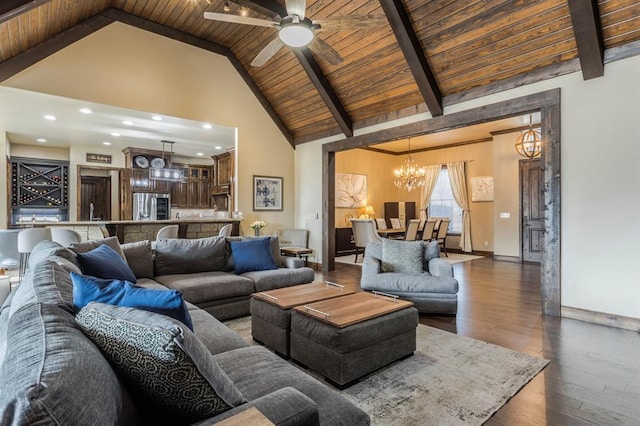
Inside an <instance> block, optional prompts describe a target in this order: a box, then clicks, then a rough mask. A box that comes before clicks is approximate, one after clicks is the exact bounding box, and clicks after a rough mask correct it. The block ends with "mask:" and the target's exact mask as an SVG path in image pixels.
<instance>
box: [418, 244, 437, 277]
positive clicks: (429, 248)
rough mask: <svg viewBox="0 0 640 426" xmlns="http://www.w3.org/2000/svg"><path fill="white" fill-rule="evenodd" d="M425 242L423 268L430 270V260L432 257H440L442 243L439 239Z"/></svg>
mask: <svg viewBox="0 0 640 426" xmlns="http://www.w3.org/2000/svg"><path fill="white" fill-rule="evenodd" d="M423 244H424V257H423V259H422V269H424V270H425V271H428V270H429V261H430V260H431V259H437V258H439V257H440V245H439V244H438V242H437V241H435V240H434V241H425V242H423Z"/></svg>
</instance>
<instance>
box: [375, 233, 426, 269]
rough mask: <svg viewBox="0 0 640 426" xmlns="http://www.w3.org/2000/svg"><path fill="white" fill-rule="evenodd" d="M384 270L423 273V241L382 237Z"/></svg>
mask: <svg viewBox="0 0 640 426" xmlns="http://www.w3.org/2000/svg"><path fill="white" fill-rule="evenodd" d="M382 271H383V272H406V273H410V274H421V273H422V241H403V240H391V239H388V238H383V239H382Z"/></svg>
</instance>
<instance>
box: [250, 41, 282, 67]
mask: <svg viewBox="0 0 640 426" xmlns="http://www.w3.org/2000/svg"><path fill="white" fill-rule="evenodd" d="M282 46H284V42H283V41H282V40H280V37H276V38H274V39H273V40H271V42H270V43H269V44H267V45H266V46H265V47H264V48H263V49H262V50H261V51H260V53H258V55H257V56H256V57H255V58H254V59H253V62H251V66H252V67H261V66H263V65H264V64H266V63H267V61H268V60H269V59H271V58H272V57H273V55H275V54H276V53H278V50H280V48H281V47H282Z"/></svg>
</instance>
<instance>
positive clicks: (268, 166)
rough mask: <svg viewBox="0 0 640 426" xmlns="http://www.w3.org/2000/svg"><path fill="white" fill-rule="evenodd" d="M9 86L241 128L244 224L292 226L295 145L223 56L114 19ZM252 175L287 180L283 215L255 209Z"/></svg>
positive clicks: (240, 193) (269, 229)
mask: <svg viewBox="0 0 640 426" xmlns="http://www.w3.org/2000/svg"><path fill="white" fill-rule="evenodd" d="M4 84H5V85H7V86H11V87H16V88H20V89H25V90H31V91H36V92H43V93H49V94H54V95H58V96H65V97H70V98H75V99H82V100H87V101H91V102H97V103H103V104H108V105H114V106H118V107H123V108H130V109H136V110H141V111H148V112H154V113H159V114H166V115H170V116H174V117H181V118H187V119H192V120H197V121H203V122H209V123H216V124H220V125H224V126H229V127H237V128H238V129H239V131H238V142H237V143H238V147H237V154H238V158H239V160H238V164H237V170H238V173H237V176H236V180H237V191H236V194H237V195H238V196H237V201H236V202H237V208H238V209H239V210H242V211H243V212H244V217H245V223H250V222H251V221H253V220H256V219H261V220H264V221H266V222H267V227H266V229H265V230H264V233H271V232H273V230H274V229H275V228H279V227H293V225H294V222H295V220H294V211H295V205H296V200H295V191H294V182H295V179H294V154H293V148H292V147H291V145H290V144H289V142H287V140H286V139H285V138H284V137H283V136H282V134H281V133H280V131H279V130H278V128H277V127H276V125H275V124H274V123H273V121H272V120H271V118H270V117H269V116H268V114H267V113H266V112H265V111H264V109H263V108H262V106H261V105H260V103H259V102H258V101H257V99H256V98H255V96H254V95H253V93H252V92H251V91H250V90H249V88H248V87H247V85H246V84H245V83H244V81H243V80H242V78H241V77H240V76H239V75H238V73H237V72H236V70H235V69H234V68H233V66H232V65H231V64H230V63H229V61H228V60H227V58H225V57H223V56H220V55H216V54H213V53H211V52H207V51H205V50H202V49H199V48H196V47H193V46H190V45H187V44H184V43H181V42H178V41H175V40H171V39H168V38H165V37H162V36H158V35H155V34H152V33H149V32H146V31H143V30H140V29H137V28H133V27H129V26H127V25H124V24H121V23H113V24H110V25H109V26H107V27H105V28H103V29H101V30H99V31H96V32H95V33H93V34H91V35H89V36H88V37H85V38H83V39H82V40H79V41H77V42H76V43H74V44H72V45H71V46H69V47H67V48H65V49H63V50H61V51H59V52H57V53H55V54H54V55H51V56H49V57H48V58H46V59H43V60H42V61H40V62H39V63H37V64H35V65H33V66H32V67H30V68H28V69H26V70H25V71H23V72H21V73H19V74H18V75H16V76H14V77H12V78H11V79H9V80H7V81H6V82H5V83H4ZM92 152H98V151H96V150H95V149H93V148H92ZM73 166H74V165H72V167H73ZM254 174H258V175H266V176H282V177H283V178H284V203H283V204H284V210H283V211H282V212H253V211H252V207H253V198H252V189H251V186H252V183H253V179H252V175H254ZM72 197H73V196H72ZM72 199H75V198H72ZM70 201H71V199H70Z"/></svg>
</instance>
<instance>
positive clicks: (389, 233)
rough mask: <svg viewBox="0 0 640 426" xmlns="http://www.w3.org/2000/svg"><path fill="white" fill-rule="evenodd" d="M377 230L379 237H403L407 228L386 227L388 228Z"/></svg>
mask: <svg viewBox="0 0 640 426" xmlns="http://www.w3.org/2000/svg"><path fill="white" fill-rule="evenodd" d="M377 231H378V234H379V235H380V236H381V237H384V238H398V237H403V236H404V234H405V232H406V231H407V230H406V229H405V228H388V229H378V230H377Z"/></svg>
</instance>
